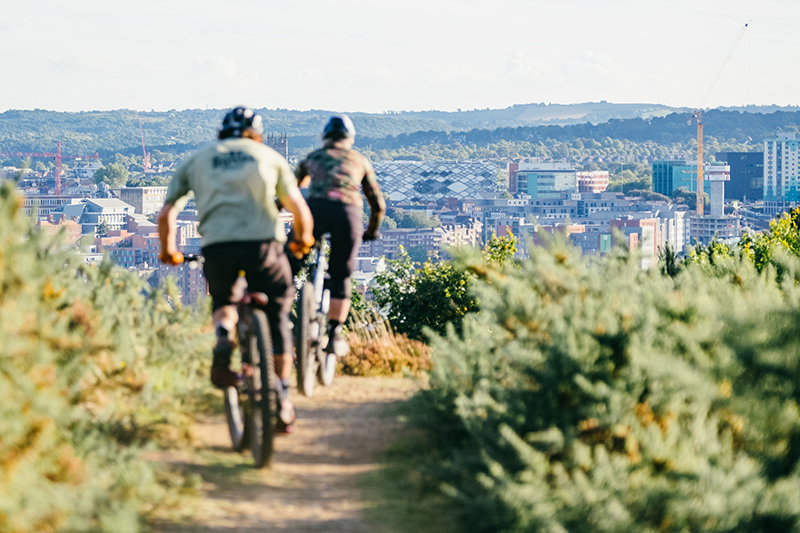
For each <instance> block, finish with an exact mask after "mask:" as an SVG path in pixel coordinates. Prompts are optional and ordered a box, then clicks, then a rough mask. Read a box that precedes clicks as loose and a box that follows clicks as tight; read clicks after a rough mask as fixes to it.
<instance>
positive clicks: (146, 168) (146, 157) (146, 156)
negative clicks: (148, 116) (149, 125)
mask: <svg viewBox="0 0 800 533" xmlns="http://www.w3.org/2000/svg"><path fill="white" fill-rule="evenodd" d="M136 120H138V121H139V135H140V136H141V138H142V156H143V157H144V173H145V174H147V172H148V171H149V170H150V154H149V153H147V149H146V148H145V147H144V130H143V129H142V118H141V117H140V116H139V112H138V111H137V112H136Z"/></svg>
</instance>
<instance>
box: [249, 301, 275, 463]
mask: <svg viewBox="0 0 800 533" xmlns="http://www.w3.org/2000/svg"><path fill="white" fill-rule="evenodd" d="M248 322H249V323H248V336H249V338H248V345H249V352H250V354H251V357H252V368H253V376H252V378H251V379H249V380H248V381H251V383H248V385H251V386H248V390H247V393H248V396H249V400H250V402H249V403H250V409H249V413H248V414H249V422H250V424H249V425H250V427H251V428H252V434H251V436H250V437H251V438H250V450H251V451H252V453H253V462H254V463H255V466H256V468H264V467H266V466H269V465H270V463H271V461H272V455H273V453H274V451H275V448H274V439H275V425H276V424H277V421H278V412H279V409H280V407H279V401H280V400H279V396H278V389H277V383H276V378H275V361H274V358H273V355H272V337H271V335H270V329H269V323H268V322H267V317H266V315H265V314H264V311H262V310H260V309H251V310H250V312H249V313H248Z"/></svg>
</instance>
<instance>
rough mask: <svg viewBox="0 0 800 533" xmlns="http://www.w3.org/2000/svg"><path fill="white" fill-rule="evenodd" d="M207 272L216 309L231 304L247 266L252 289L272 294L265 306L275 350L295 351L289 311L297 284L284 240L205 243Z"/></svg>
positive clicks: (279, 351)
mask: <svg viewBox="0 0 800 533" xmlns="http://www.w3.org/2000/svg"><path fill="white" fill-rule="evenodd" d="M203 256H204V257H205V263H204V265H203V274H204V275H205V277H206V281H208V292H209V293H210V294H211V300H212V309H213V310H214V311H216V310H217V309H219V308H220V307H222V306H224V305H230V304H232V303H234V302H232V301H231V297H232V296H233V285H234V283H236V280H237V278H238V277H239V272H240V271H242V270H244V272H245V279H246V280H247V290H248V291H249V292H263V293H264V294H266V295H267V297H268V298H269V303H268V304H267V307H266V309H265V311H266V313H267V319H268V320H269V323H270V329H271V330H272V348H273V353H276V354H285V353H291V351H292V325H291V322H290V321H289V312H290V310H291V308H292V302H293V301H294V285H293V284H292V271H291V269H290V268H289V261H288V260H287V258H286V255H285V254H284V253H283V243H280V242H277V241H241V242H224V243H217V244H211V245H209V246H204V247H203Z"/></svg>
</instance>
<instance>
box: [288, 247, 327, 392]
mask: <svg viewBox="0 0 800 533" xmlns="http://www.w3.org/2000/svg"><path fill="white" fill-rule="evenodd" d="M326 242H327V238H326V236H325V235H323V236H321V237H320V239H319V240H318V241H317V242H316V243H314V246H313V247H312V249H311V255H310V257H309V260H308V262H307V264H308V265H309V267H308V277H307V279H306V282H305V283H304V284H303V286H302V287H301V288H300V296H299V298H298V300H297V324H296V325H295V343H294V345H295V351H296V353H297V363H296V368H297V388H298V389H300V392H301V393H302V394H303V395H304V396H307V397H309V398H310V397H311V396H312V395H313V394H314V385H315V383H316V381H317V380H319V383H321V384H322V385H325V386H327V385H330V384H331V383H333V376H334V374H335V373H336V363H337V357H336V355H335V354H332V353H327V352H326V350H325V348H326V346H327V335H326V333H325V330H326V325H327V321H328V307H329V306H330V301H331V295H330V291H329V290H328V289H326V288H325V274H326V272H327V270H328V260H327V258H326V257H325V244H326Z"/></svg>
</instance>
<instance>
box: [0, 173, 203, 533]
mask: <svg viewBox="0 0 800 533" xmlns="http://www.w3.org/2000/svg"><path fill="white" fill-rule="evenodd" d="M176 296H177V295H176V294H174V290H172V289H168V290H167V291H166V293H165V292H163V291H155V292H153V291H150V290H146V288H145V287H144V286H143V284H142V283H141V282H140V281H139V279H138V278H137V277H136V276H135V275H132V274H130V273H127V272H125V271H122V270H120V269H117V268H116V267H114V266H113V265H111V264H110V263H109V262H107V261H106V262H104V263H102V264H101V265H99V266H86V265H83V264H82V263H81V262H80V259H79V258H78V257H77V256H76V255H74V254H73V253H71V252H69V251H67V250H65V248H64V246H63V244H62V242H61V240H60V238H59V236H57V237H55V238H54V237H49V236H45V235H42V234H39V233H37V232H36V231H34V230H32V228H31V223H30V220H29V219H27V218H26V217H23V216H22V214H21V211H20V208H19V202H18V200H17V198H16V197H15V195H14V192H13V187H12V186H11V184H9V183H6V184H5V185H3V186H2V187H0V531H1V532H11V531H13V532H42V531H108V532H112V531H113V532H115V533H117V532H132V531H138V530H139V529H140V525H141V523H142V517H143V516H146V515H147V513H149V512H150V511H152V510H153V509H154V508H155V507H156V506H157V505H158V504H159V503H164V502H166V501H168V500H169V494H170V489H169V486H168V485H169V484H170V483H173V482H175V481H176V480H175V479H174V478H171V477H169V476H168V475H163V474H157V473H156V472H155V471H154V468H153V467H152V466H151V465H149V464H148V463H147V462H145V461H144V460H142V459H141V457H140V453H139V451H138V449H139V446H140V445H142V444H145V443H147V442H152V441H154V440H157V439H175V438H180V437H181V435H182V434H184V433H185V431H186V427H187V423H188V421H189V418H188V407H189V401H190V398H192V397H194V396H195V395H197V394H198V392H199V391H201V390H202V389H204V388H205V386H206V383H205V379H203V378H204V377H205V372H204V369H203V368H202V365H203V364H207V363H206V360H207V359H208V357H207V355H206V354H205V352H206V351H207V347H208V342H209V339H208V335H207V334H206V333H203V332H202V331H201V328H202V325H203V324H204V323H205V321H206V320H205V317H202V316H201V317H196V316H195V315H194V312H193V311H192V310H190V309H186V308H182V307H180V306H179V305H177V302H178V301H179V300H178V299H177V298H176ZM200 354H202V355H200ZM177 482H179V483H180V480H177Z"/></svg>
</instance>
